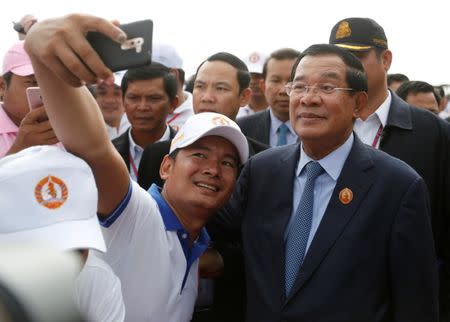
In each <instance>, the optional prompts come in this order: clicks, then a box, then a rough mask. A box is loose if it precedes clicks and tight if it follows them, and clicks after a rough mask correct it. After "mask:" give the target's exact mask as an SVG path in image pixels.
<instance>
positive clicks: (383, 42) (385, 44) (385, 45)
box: [372, 38, 387, 47]
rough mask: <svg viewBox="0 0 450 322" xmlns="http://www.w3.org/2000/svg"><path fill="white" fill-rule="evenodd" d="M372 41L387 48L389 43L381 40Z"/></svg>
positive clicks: (374, 39)
mask: <svg viewBox="0 0 450 322" xmlns="http://www.w3.org/2000/svg"><path fill="white" fill-rule="evenodd" d="M372 41H373V42H374V43H375V44H377V45H378V46H382V47H387V41H386V40H383V39H379V38H373V39H372Z"/></svg>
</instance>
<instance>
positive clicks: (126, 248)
mask: <svg viewBox="0 0 450 322" xmlns="http://www.w3.org/2000/svg"><path fill="white" fill-rule="evenodd" d="M158 189H159V188H157V187H156V186H155V185H153V186H152V187H151V188H150V194H151V195H150V194H149V193H148V192H146V191H145V190H143V189H142V188H141V187H140V186H139V185H138V184H137V183H136V182H134V181H132V180H131V185H130V189H129V191H128V194H127V196H126V197H125V198H124V200H123V201H122V203H121V204H120V205H119V206H118V207H117V209H116V210H115V211H114V212H113V213H112V214H111V215H110V216H109V217H108V219H106V220H104V221H103V222H102V225H103V226H104V227H105V228H103V233H104V237H105V242H106V245H107V248H108V251H107V253H106V254H104V255H103V254H102V255H103V258H104V259H105V260H106V262H107V263H108V264H109V265H110V266H111V267H112V269H113V270H114V272H115V273H116V274H117V276H118V277H119V278H120V280H121V282H122V293H123V298H124V302H125V308H126V317H125V320H126V321H129V322H135V321H155V322H161V321H174V322H181V321H186V322H187V321H190V320H191V317H192V312H193V309H194V303H195V300H196V297H197V287H198V257H199V256H200V255H201V254H202V253H203V251H205V250H206V248H207V245H208V242H209V237H208V234H207V233H206V230H204V229H203V231H202V233H201V234H200V236H199V238H198V239H197V241H196V242H194V243H193V246H192V248H190V249H188V246H187V245H188V240H189V235H188V233H187V232H186V231H185V230H184V229H183V227H182V226H181V224H180V222H179V221H178V218H177V217H176V216H175V214H174V213H173V212H172V210H171V208H170V207H169V206H168V204H167V203H166V202H165V200H164V199H163V198H162V196H161V195H160V193H159V190H158ZM182 244H183V246H182ZM185 252H186V254H187V255H185ZM187 258H188V259H187ZM188 263H190V265H189V266H188V265H187V264H188Z"/></svg>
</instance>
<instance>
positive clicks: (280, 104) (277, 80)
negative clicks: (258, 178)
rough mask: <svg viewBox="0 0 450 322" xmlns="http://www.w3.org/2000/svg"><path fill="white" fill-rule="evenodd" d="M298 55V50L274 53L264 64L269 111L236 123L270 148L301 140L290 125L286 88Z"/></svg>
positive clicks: (243, 130)
mask: <svg viewBox="0 0 450 322" xmlns="http://www.w3.org/2000/svg"><path fill="white" fill-rule="evenodd" d="M299 55H300V52H299V51H297V50H295V49H292V48H282V49H279V50H276V51H274V52H273V53H271V54H270V57H269V58H268V59H267V60H266V62H265V63H264V67H263V80H262V81H261V87H262V88H263V90H264V95H265V97H266V100H267V102H268V104H269V108H268V109H266V110H264V111H261V112H258V113H255V114H253V115H249V116H245V117H242V118H239V119H238V120H237V123H238V125H239V127H240V128H241V130H242V132H243V133H244V134H245V135H246V136H248V137H251V138H253V139H255V140H257V141H259V142H262V143H264V144H267V145H269V146H280V145H285V144H292V143H295V142H297V139H298V137H297V135H296V134H295V132H294V130H293V129H292V126H291V123H290V122H289V97H288V96H287V95H286V89H285V86H286V84H287V82H288V81H289V79H290V76H291V70H292V66H293V65H294V63H295V60H296V59H297V57H298V56H299Z"/></svg>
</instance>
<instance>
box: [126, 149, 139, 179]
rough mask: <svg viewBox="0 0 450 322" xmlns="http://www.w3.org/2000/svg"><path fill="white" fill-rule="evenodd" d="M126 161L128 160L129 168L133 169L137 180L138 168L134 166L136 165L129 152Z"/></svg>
mask: <svg viewBox="0 0 450 322" xmlns="http://www.w3.org/2000/svg"><path fill="white" fill-rule="evenodd" d="M128 161H130V166H131V170H133V172H134V175H135V176H136V180H137V179H138V169H137V168H136V165H135V164H134V161H133V158H132V157H131V154H129V155H128Z"/></svg>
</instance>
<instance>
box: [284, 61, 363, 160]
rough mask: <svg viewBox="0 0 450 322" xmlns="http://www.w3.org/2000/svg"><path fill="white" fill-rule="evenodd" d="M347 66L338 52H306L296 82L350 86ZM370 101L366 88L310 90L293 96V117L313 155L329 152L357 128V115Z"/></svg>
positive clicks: (296, 130)
mask: <svg viewBox="0 0 450 322" xmlns="http://www.w3.org/2000/svg"><path fill="white" fill-rule="evenodd" d="M346 70H347V66H346V65H345V64H344V62H343V61H342V59H341V58H340V57H338V56H335V55H322V56H305V57H304V58H303V59H302V60H301V61H300V63H299V64H298V66H297V69H296V71H295V76H294V80H293V82H294V83H297V84H298V83H301V84H304V85H308V86H317V85H330V86H332V87H341V88H348V87H349V86H348V84H347V82H346ZM366 102H367V95H366V94H365V93H363V92H356V93H355V92H350V91H340V90H336V91H334V92H332V93H330V94H322V93H316V92H315V91H314V90H309V91H308V92H307V93H303V94H301V95H297V96H296V95H291V97H290V119H291V122H292V126H293V128H294V130H295V132H296V133H297V134H298V135H299V137H300V138H301V140H302V142H303V146H304V149H305V151H306V152H308V151H307V150H308V149H310V150H311V153H313V154H314V155H311V154H309V153H308V155H310V156H311V157H314V156H318V158H320V157H323V156H325V155H327V154H328V153H329V152H331V151H333V150H334V149H336V148H337V147H339V146H340V145H342V144H343V143H344V142H345V141H346V140H347V138H348V137H349V135H350V133H351V132H352V129H353V122H354V119H355V118H357V117H358V113H359V111H360V110H361V108H362V107H363V106H364V105H365V104H366Z"/></svg>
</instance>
